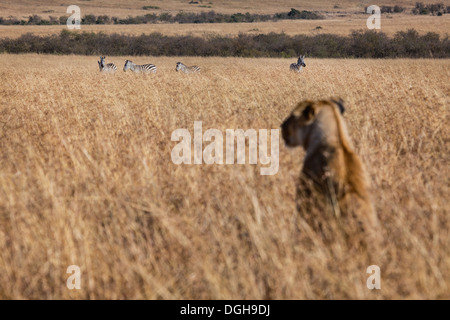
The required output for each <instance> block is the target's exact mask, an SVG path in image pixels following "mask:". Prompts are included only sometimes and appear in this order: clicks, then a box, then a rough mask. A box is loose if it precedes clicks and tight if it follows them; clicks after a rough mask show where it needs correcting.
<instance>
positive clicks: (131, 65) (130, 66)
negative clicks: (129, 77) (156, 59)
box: [123, 60, 156, 73]
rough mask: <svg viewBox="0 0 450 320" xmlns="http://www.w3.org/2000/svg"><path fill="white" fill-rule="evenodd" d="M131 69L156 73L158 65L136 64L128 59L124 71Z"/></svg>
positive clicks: (136, 71)
mask: <svg viewBox="0 0 450 320" xmlns="http://www.w3.org/2000/svg"><path fill="white" fill-rule="evenodd" d="M128 69H130V70H131V71H133V72H134V73H141V72H142V73H155V72H156V66H155V65H154V64H143V65H137V64H134V63H133V61H130V60H127V61H125V65H124V66H123V71H124V72H125V71H127V70H128Z"/></svg>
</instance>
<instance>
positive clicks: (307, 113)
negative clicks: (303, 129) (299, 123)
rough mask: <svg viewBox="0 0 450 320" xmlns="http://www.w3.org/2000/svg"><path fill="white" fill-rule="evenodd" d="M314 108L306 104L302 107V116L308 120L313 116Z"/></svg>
mask: <svg viewBox="0 0 450 320" xmlns="http://www.w3.org/2000/svg"><path fill="white" fill-rule="evenodd" d="M314 115H315V110H314V108H313V107H312V106H311V105H308V106H306V107H305V109H303V112H302V116H303V117H304V118H305V120H306V121H310V120H312V119H313V118H314Z"/></svg>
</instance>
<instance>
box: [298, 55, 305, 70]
mask: <svg viewBox="0 0 450 320" xmlns="http://www.w3.org/2000/svg"><path fill="white" fill-rule="evenodd" d="M297 64H299V65H301V66H302V67H306V64H305V56H300V57H298V61H297Z"/></svg>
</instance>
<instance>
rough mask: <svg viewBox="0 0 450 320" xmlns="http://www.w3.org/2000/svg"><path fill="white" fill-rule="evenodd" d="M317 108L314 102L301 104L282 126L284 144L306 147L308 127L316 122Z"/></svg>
mask: <svg viewBox="0 0 450 320" xmlns="http://www.w3.org/2000/svg"><path fill="white" fill-rule="evenodd" d="M314 115H315V108H314V103H313V102H312V101H303V102H300V103H299V104H298V105H297V106H296V107H295V109H294V110H293V111H292V113H291V115H290V116H289V117H288V118H287V119H286V120H285V121H284V122H283V124H282V125H281V132H282V136H283V139H284V142H285V143H286V145H287V146H288V147H296V146H300V145H304V142H305V138H306V134H307V132H308V127H309V125H311V124H312V123H313V122H314Z"/></svg>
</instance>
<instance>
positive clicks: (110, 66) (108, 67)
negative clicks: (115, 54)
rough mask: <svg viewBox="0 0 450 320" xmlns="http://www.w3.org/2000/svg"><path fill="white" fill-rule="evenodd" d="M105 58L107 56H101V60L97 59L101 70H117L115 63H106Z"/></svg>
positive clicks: (110, 71) (112, 71) (109, 71)
mask: <svg viewBox="0 0 450 320" xmlns="http://www.w3.org/2000/svg"><path fill="white" fill-rule="evenodd" d="M105 58H106V57H100V61H97V62H98V67H99V68H100V72H108V73H114V72H116V71H117V67H116V65H115V64H114V63H108V64H106V65H105Z"/></svg>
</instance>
